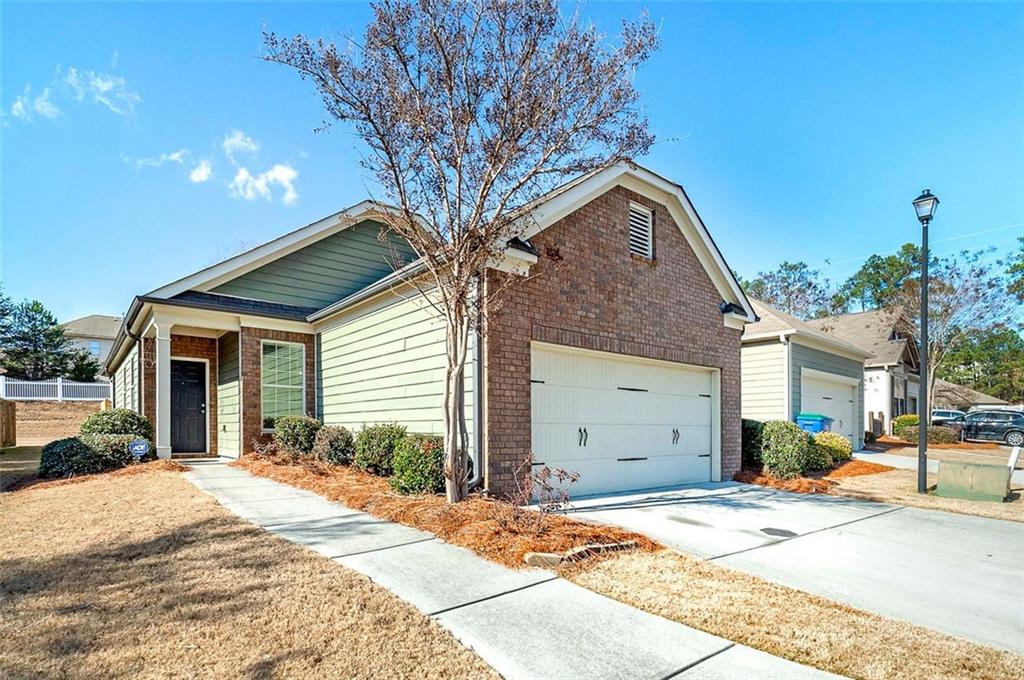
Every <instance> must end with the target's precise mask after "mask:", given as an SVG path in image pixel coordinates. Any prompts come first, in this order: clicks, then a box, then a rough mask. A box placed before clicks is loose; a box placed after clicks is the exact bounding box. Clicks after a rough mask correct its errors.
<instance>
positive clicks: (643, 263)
mask: <svg viewBox="0 0 1024 680" xmlns="http://www.w3.org/2000/svg"><path fill="white" fill-rule="evenodd" d="M383 210H387V208H386V207H383V206H381V205H379V204H375V203H371V202H364V203H361V204H359V205H357V206H354V207H352V208H349V209H347V210H344V211H342V212H339V213H336V214H334V215H331V216H329V217H327V218H325V219H323V220H320V221H319V222H316V223H314V224H310V225H308V226H306V227H303V228H302V229H299V230H297V231H294V232H292V233H290V234H287V235H285V236H282V237H281V238H279V239H276V240H274V241H271V242H269V243H267V244H265V245H263V246H260V247H258V248H255V249H254V250H251V251H249V252H246V253H243V254H241V255H238V256H236V257H233V258H231V259H229V260H226V261H224V262H221V263H220V264H217V265H214V266H212V267H209V268H207V269H204V270H202V271H200V272H197V273H195V274H192V275H190V276H187V277H185V278H183V279H180V280H178V281H175V282H174V283H171V284H168V285H167V286H164V287H162V288H158V289H157V290H154V291H152V292H150V293H147V294H146V295H142V296H139V297H137V298H135V300H134V301H133V302H132V305H131V308H130V309H129V311H128V314H127V316H126V319H125V323H124V326H123V328H122V331H121V333H120V334H119V335H118V338H117V340H116V342H115V346H114V350H113V352H112V353H111V355H110V359H109V360H108V363H107V367H106V368H107V371H108V372H109V373H110V374H112V375H113V376H114V380H115V394H116V395H117V396H116V402H117V405H118V406H126V407H128V408H132V409H135V410H138V411H140V412H142V413H144V414H146V415H147V416H148V417H150V418H152V419H153V420H154V421H155V424H156V446H157V452H158V454H159V455H160V456H162V457H168V456H170V455H172V454H185V453H209V454H221V455H226V456H238V455H240V454H242V453H244V452H247V451H250V450H251V447H252V445H253V443H254V442H256V441H259V440H260V439H262V438H264V437H266V436H268V435H269V434H270V433H271V432H272V431H273V425H274V419H275V418H277V417H280V416H283V415H288V414H297V413H306V414H309V415H312V416H316V417H317V418H319V419H321V420H322V421H323V422H324V423H326V424H328V425H343V426H345V427H348V428H351V429H358V428H359V427H361V426H362V425H363V424H367V423H375V422H387V421H397V422H399V423H402V424H404V425H406V426H407V427H408V428H409V430H410V431H413V432H441V430H442V410H441V403H442V402H441V398H442V397H441V395H442V388H443V377H444V367H445V329H444V325H443V323H442V322H441V320H440V319H439V318H438V316H437V312H436V311H435V310H434V309H433V308H432V307H431V306H429V305H427V304H425V302H424V300H423V299H422V298H421V297H420V296H419V294H418V293H417V292H416V291H415V290H414V289H413V287H412V286H410V285H409V284H408V282H407V280H408V276H409V274H410V271H414V270H415V267H416V264H415V263H414V264H412V265H409V266H408V267H407V269H406V270H405V271H403V272H397V273H395V272H393V271H392V267H391V265H389V263H388V256H389V255H390V253H392V252H393V251H394V250H396V249H397V250H398V252H400V253H401V254H402V255H403V256H404V257H403V258H402V259H403V261H410V260H413V259H414V258H413V256H412V253H411V252H410V251H409V248H408V246H407V245H405V244H403V243H396V242H395V240H394V239H392V243H391V244H390V245H389V244H387V243H382V242H381V241H380V240H379V238H378V235H379V234H380V231H381V225H380V223H379V221H378V220H379V219H380V216H381V213H382V211H383ZM530 210H531V214H530V219H528V220H524V225H525V226H524V233H523V234H522V235H521V238H517V239H513V240H512V241H510V242H509V245H508V247H507V248H506V250H505V252H504V253H503V254H502V256H501V257H500V258H499V259H498V260H496V261H495V263H494V268H493V269H489V270H488V271H487V272H486V275H485V276H483V277H482V280H481V281H480V288H481V290H482V291H484V292H486V293H489V295H487V297H486V299H487V300H488V306H487V308H486V309H485V310H484V311H485V312H486V315H485V318H486V323H487V328H486V332H485V333H484V334H483V335H482V338H483V341H482V342H475V343H474V346H473V347H472V351H471V352H470V358H469V362H468V366H467V375H466V420H467V423H468V428H469V430H470V434H471V438H470V439H471V449H472V451H471V457H472V459H473V461H474V471H475V473H474V474H475V475H476V477H475V479H476V480H480V481H482V483H483V484H484V485H485V486H486V487H487V488H488V489H490V490H491V491H492V492H494V493H499V494H504V493H511V492H514V491H515V490H516V483H517V479H518V480H519V481H522V478H523V475H524V471H525V470H528V469H529V466H528V465H527V466H525V467H524V462H527V461H528V460H529V458H530V456H531V453H532V456H533V460H534V461H535V462H536V464H541V463H543V464H546V465H548V466H550V467H562V468H564V469H566V470H570V471H574V472H578V473H579V474H580V481H579V482H578V483H577V484H575V485H574V486H573V487H572V491H573V493H574V494H575V495H581V494H586V493H597V492H609V491H619V490H626V489H639V488H650V487H657V486H666V485H671V484H678V483H684V482H700V481H708V480H720V479H729V478H731V476H732V475H733V474H734V473H735V472H736V471H737V470H738V469H739V466H740V335H741V332H742V328H743V325H744V323H746V322H749V321H753V320H755V318H756V317H755V315H754V312H753V310H752V309H751V307H750V303H749V302H748V301H747V299H746V298H745V297H744V295H743V292H742V290H741V289H740V287H739V285H738V284H737V282H736V280H735V278H734V277H733V275H732V273H731V270H730V269H729V267H728V266H727V265H726V263H725V261H724V260H723V258H722V255H721V253H720V252H719V250H718V248H717V247H716V245H715V243H714V241H713V240H712V239H711V236H710V235H709V234H708V231H707V229H706V227H705V226H704V224H703V223H702V222H701V220H700V217H699V216H698V215H697V213H696V211H695V210H694V208H693V206H692V205H691V204H690V202H689V199H688V198H687V197H686V194H685V193H684V192H683V189H682V187H680V186H679V185H677V184H674V183H672V182H669V181H667V180H665V179H664V178H662V177H660V176H658V175H656V174H654V173H653V172H651V171H649V170H646V169H644V168H642V167H640V166H637V165H635V164H631V163H623V164H619V165H616V166H613V167H611V168H608V169H605V170H603V171H600V172H595V173H591V174H588V175H586V176H583V177H581V178H578V179H577V180H575V181H573V182H570V183H569V184H567V185H565V186H563V187H561V188H560V189H558V190H556V191H554V192H552V193H551V194H549V195H547V196H546V197H544V198H542V199H541V200H539V201H537V202H535V203H533V204H531V208H530ZM510 272H512V273H510ZM527 273H528V274H529V276H528V277H522V276H519V275H521V274H527ZM510 276H515V277H516V278H518V280H517V281H515V282H514V283H513V284H512V285H511V286H505V285H502V284H503V283H504V281H505V279H506V278H507V277H510Z"/></svg>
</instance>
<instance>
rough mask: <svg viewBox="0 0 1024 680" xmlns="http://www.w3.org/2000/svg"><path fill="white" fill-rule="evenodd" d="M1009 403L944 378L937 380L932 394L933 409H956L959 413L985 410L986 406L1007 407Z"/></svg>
mask: <svg viewBox="0 0 1024 680" xmlns="http://www.w3.org/2000/svg"><path fill="white" fill-rule="evenodd" d="M1008 404H1009V402H1007V401H1006V400H1005V399H1000V398H999V397H993V396H992V395H990V394H985V393H984V392H979V391H978V390H975V389H971V388H970V387H964V386H963V385H957V384H956V383H951V382H949V381H948V380H943V379H942V378H936V379H935V388H934V390H933V394H932V408H933V409H937V408H941V409H954V410H957V411H969V410H971V409H972V408H974V409H977V408H984V407H986V406H1000V407H1002V406H1007V405H1008Z"/></svg>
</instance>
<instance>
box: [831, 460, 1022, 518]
mask: <svg viewBox="0 0 1024 680" xmlns="http://www.w3.org/2000/svg"><path fill="white" fill-rule="evenodd" d="M936 482H937V476H936V475H928V485H929V486H930V487H931V486H934V485H935V483H936ZM1021 492H1022V489H1014V490H1013V491H1012V492H1011V493H1010V499H1009V500H1008V501H1007V502H1005V503H992V502H986V501H965V500H959V499H956V498H942V497H941V496H934V495H932V494H920V493H917V471H916V470H893V471H892V472H883V473H881V474H877V475H869V476H867V477H846V478H843V479H839V480H836V483H835V485H834V486H833V487H832V488H831V489H830V493H833V494H836V495H839V496H849V497H851V498H860V499H863V500H869V501H879V502H882V503H896V504H898V505H908V506H910V507H914V508H924V509H925V510H944V511H946V512H957V513H960V514H962V515H976V516H978V517H991V518H993V519H1007V520H1010V521H1013V522H1024V497H1022V493H1021Z"/></svg>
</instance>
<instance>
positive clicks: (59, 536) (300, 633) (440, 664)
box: [0, 465, 497, 680]
mask: <svg viewBox="0 0 1024 680" xmlns="http://www.w3.org/2000/svg"><path fill="white" fill-rule="evenodd" d="M160 469H162V468H161V467H158V466H155V465H154V466H146V465H141V466H136V467H134V468H131V470H132V472H131V473H128V472H127V471H125V473H122V474H110V475H101V476H96V477H92V478H90V479H82V480H80V483H75V484H60V485H48V486H46V487H43V486H37V487H34V488H33V489H32V490H31V491H28V492H18V493H10V494H3V495H2V496H0V517H3V518H4V519H3V522H4V524H3V530H0V677H3V678H12V679H13V678H26V679H27V678H71V679H78V678H82V679H83V680H84V679H86V678H250V679H252V678H366V679H369V678H417V679H418V678H466V679H467V680H468V679H470V678H472V679H476V678H496V677H497V676H496V674H494V673H493V671H491V669H489V668H488V667H487V665H486V664H484V663H483V661H481V660H480V659H479V658H478V657H477V656H476V655H475V654H473V653H472V652H471V651H469V650H468V649H466V648H465V647H463V646H462V645H460V644H459V643H458V642H457V641H456V640H455V639H454V638H453V637H452V636H451V635H450V634H449V633H448V632H447V631H445V630H444V629H442V628H441V627H440V626H439V625H438V624H437V623H436V622H434V621H432V620H431V619H430V618H429V617H427V616H425V615H423V614H422V613H420V612H419V611H417V610H416V609H415V608H414V607H413V606H412V605H410V604H408V603H406V602H403V601H401V600H400V599H398V597H396V596H395V595H393V594H392V593H390V592H388V591H387V590H386V589H384V588H383V587H381V586H378V585H376V584H374V583H373V582H371V581H370V580H369V579H367V578H365V577H364V576H361V575H360V574H357V573H356V572H354V571H351V570H349V569H346V568H344V567H342V566H341V565H339V564H337V563H334V562H331V561H330V560H328V559H325V558H323V557H320V556H319V555H316V554H315V553H313V552H311V551H309V550H306V549H305V548H302V547H300V546H297V545H294V544H292V543H289V542H288V541H285V540H284V539H281V538H278V537H276V536H274V535H272V534H270V533H267V532H266V531H264V530H262V529H260V528H259V527H256V526H254V525H252V524H249V523H248V522H246V521H244V520H241V519H239V518H238V517H236V516H235V515H234V514H233V513H231V512H230V511H228V510H226V509H224V508H222V507H221V506H220V505H218V504H217V502H216V501H215V500H214V499H213V498H212V497H210V496H209V495H207V494H205V493H203V492H201V491H199V490H198V489H197V488H195V487H194V486H193V485H191V484H189V483H188V482H187V481H185V480H184V479H182V478H181V476H180V475H178V474H173V473H167V472H157V470H160Z"/></svg>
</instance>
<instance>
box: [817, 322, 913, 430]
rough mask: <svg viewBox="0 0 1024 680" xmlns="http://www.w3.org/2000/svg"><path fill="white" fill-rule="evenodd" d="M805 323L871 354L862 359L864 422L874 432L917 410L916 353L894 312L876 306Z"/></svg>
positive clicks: (910, 338)
mask: <svg viewBox="0 0 1024 680" xmlns="http://www.w3.org/2000/svg"><path fill="white" fill-rule="evenodd" d="M807 324H808V325H810V326H811V327H813V328H816V329H817V330H820V331H822V332H823V333H827V334H828V335H831V336H832V337H834V338H837V339H839V340H842V341H844V342H847V343H849V344H851V345H854V346H856V347H860V348H861V349H863V350H866V351H867V352H869V353H870V354H871V356H870V357H868V358H867V359H865V360H864V422H865V423H866V424H867V429H868V430H871V431H873V432H874V433H875V434H876V435H881V434H883V433H887V432H890V431H891V429H892V421H893V419H894V418H897V417H899V416H901V415H905V414H907V413H917V395H918V382H919V371H918V353H917V344H916V342H915V341H914V338H913V337H911V336H910V335H909V334H907V333H906V332H905V331H904V330H903V324H900V323H899V319H898V318H897V316H896V314H895V313H893V312H891V311H888V310H884V309H875V310H870V311H866V312H858V313H855V314H842V315H840V316H830V317H826V318H824V319H815V320H813V321H808V322H807Z"/></svg>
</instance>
